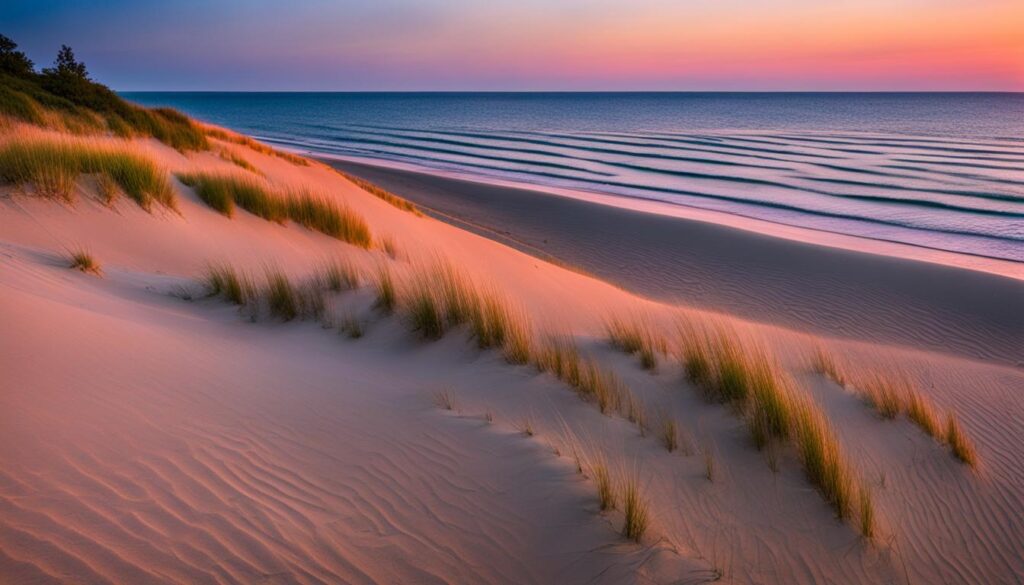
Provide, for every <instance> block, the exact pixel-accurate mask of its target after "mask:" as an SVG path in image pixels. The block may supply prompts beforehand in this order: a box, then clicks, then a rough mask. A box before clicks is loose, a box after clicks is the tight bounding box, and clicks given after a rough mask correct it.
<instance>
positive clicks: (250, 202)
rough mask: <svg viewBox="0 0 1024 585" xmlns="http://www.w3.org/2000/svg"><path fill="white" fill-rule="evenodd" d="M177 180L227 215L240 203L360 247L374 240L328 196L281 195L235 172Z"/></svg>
mask: <svg viewBox="0 0 1024 585" xmlns="http://www.w3.org/2000/svg"><path fill="white" fill-rule="evenodd" d="M178 179H180V180H181V182H182V183H184V184H185V185H188V186H189V187H192V188H193V189H194V190H195V192H196V195H198V196H199V198H200V199H202V200H203V202H204V203H206V204H207V205H209V206H210V207H212V208H213V209H214V210H216V211H217V212H219V213H221V214H223V215H225V216H227V217H232V216H233V215H234V209H235V205H237V206H238V207H241V208H242V209H244V210H246V211H248V212H249V213H252V214H253V215H256V216H258V217H261V218H263V219H266V220H268V221H274V222H278V223H282V222H284V221H285V220H286V219H290V220H292V221H294V222H295V223H297V224H299V225H301V226H304V227H306V228H308V229H311V230H314V231H318V232H320V233H322V234H326V235H328V236H331V237H333V238H337V239H339V240H342V241H344V242H348V243H350V244H354V245H356V246H359V247H361V248H369V247H370V246H371V244H372V243H373V238H372V237H371V235H370V228H369V226H368V225H367V224H366V221H365V220H364V219H363V218H362V217H361V216H359V215H358V214H356V213H355V212H353V211H352V210H351V209H349V208H348V207H346V206H343V205H338V204H337V203H335V202H333V201H332V200H330V199H328V198H327V197H322V196H317V195H313V194H310V193H306V192H297V193H292V194H281V193H278V192H276V191H274V190H272V189H271V188H270V187H269V186H268V185H266V184H265V183H263V182H261V181H257V180H255V179H253V178H251V177H239V176H235V175H224V174H214V173H185V174H181V175H178Z"/></svg>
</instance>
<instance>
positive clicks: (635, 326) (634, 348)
mask: <svg viewBox="0 0 1024 585" xmlns="http://www.w3.org/2000/svg"><path fill="white" fill-rule="evenodd" d="M605 331H606V333H607V334H608V339H609V340H610V341H611V343H612V345H613V346H614V347H616V348H617V349H619V350H621V351H623V352H625V353H628V354H637V355H638V356H639V358H640V366H641V367H642V368H643V369H645V370H655V369H657V367H658V356H659V355H660V354H665V353H667V351H668V342H667V341H666V340H665V338H664V337H663V336H662V335H660V334H659V333H657V332H656V331H655V329H654V327H653V326H652V325H651V324H650V322H649V320H647V319H642V318H634V319H632V320H626V319H625V318H622V317H615V318H612V319H610V320H609V321H607V322H606V323H605Z"/></svg>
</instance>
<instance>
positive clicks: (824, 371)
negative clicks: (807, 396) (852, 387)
mask: <svg viewBox="0 0 1024 585" xmlns="http://www.w3.org/2000/svg"><path fill="white" fill-rule="evenodd" d="M811 366H812V368H813V369H814V371H815V372H818V373H819V374H821V375H823V376H825V377H827V378H829V379H831V380H832V381H833V382H835V383H836V384H839V385H840V386H846V375H845V374H844V373H843V369H842V368H841V367H840V365H839V363H838V362H837V361H836V359H835V357H834V356H833V355H832V354H831V353H829V352H828V351H827V350H826V349H825V348H824V347H822V346H820V345H819V346H818V347H816V348H815V349H814V356H813V358H812V362H811Z"/></svg>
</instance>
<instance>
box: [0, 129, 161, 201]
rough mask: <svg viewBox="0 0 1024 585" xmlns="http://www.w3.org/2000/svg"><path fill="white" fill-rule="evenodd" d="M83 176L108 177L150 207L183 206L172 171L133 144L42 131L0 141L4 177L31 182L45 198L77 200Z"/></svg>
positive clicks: (20, 183)
mask: <svg viewBox="0 0 1024 585" xmlns="http://www.w3.org/2000/svg"><path fill="white" fill-rule="evenodd" d="M82 175H97V176H100V177H103V180H104V181H107V183H106V184H107V185H111V184H113V185H116V186H117V187H118V189H119V190H120V191H122V192H124V194H126V195H127V196H128V197H129V198H131V199H132V200H133V201H135V203H137V204H138V205H139V207H141V208H143V209H145V210H146V211H150V210H151V209H152V207H153V205H154V204H159V205H162V206H164V207H166V208H168V209H172V210H173V209H177V205H176V202H175V197H174V191H173V190H172V189H171V186H170V182H169V181H168V178H167V173H166V172H164V171H163V170H162V169H161V168H160V167H159V166H157V164H156V163H155V162H154V161H153V160H152V159H150V158H148V157H146V156H144V155H142V154H140V153H139V152H138V150H137V149H134V148H133V147H132V146H131V145H129V144H127V143H124V144H122V143H116V142H110V141H103V140H99V139H89V138H69V137H62V138H53V137H41V136H39V137H15V138H14V139H12V140H9V141H7V142H5V143H3V144H2V145H0V179H3V181H4V182H7V183H11V184H14V185H16V186H19V187H26V186H31V187H32V188H33V189H34V193H35V194H36V195H38V196H40V197H46V198H59V199H63V200H65V201H68V202H72V201H74V189H75V186H76V182H77V181H78V178H79V177H80V176H82ZM101 197H102V198H107V197H109V193H108V194H107V195H101Z"/></svg>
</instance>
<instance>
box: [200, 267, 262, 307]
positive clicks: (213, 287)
mask: <svg viewBox="0 0 1024 585" xmlns="http://www.w3.org/2000/svg"><path fill="white" fill-rule="evenodd" d="M203 281H204V284H205V285H206V288H207V290H208V291H209V294H210V296H220V297H223V298H224V299H225V300H227V301H228V302H229V303H232V304H235V305H245V304H247V303H249V302H250V301H251V300H253V299H255V298H256V286H255V284H253V282H252V279H251V278H250V277H249V276H248V275H246V274H243V273H239V272H238V271H237V270H235V268H234V267H233V266H231V265H229V264H219V265H211V266H209V267H207V269H206V275H205V278H204V279H203Z"/></svg>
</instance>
